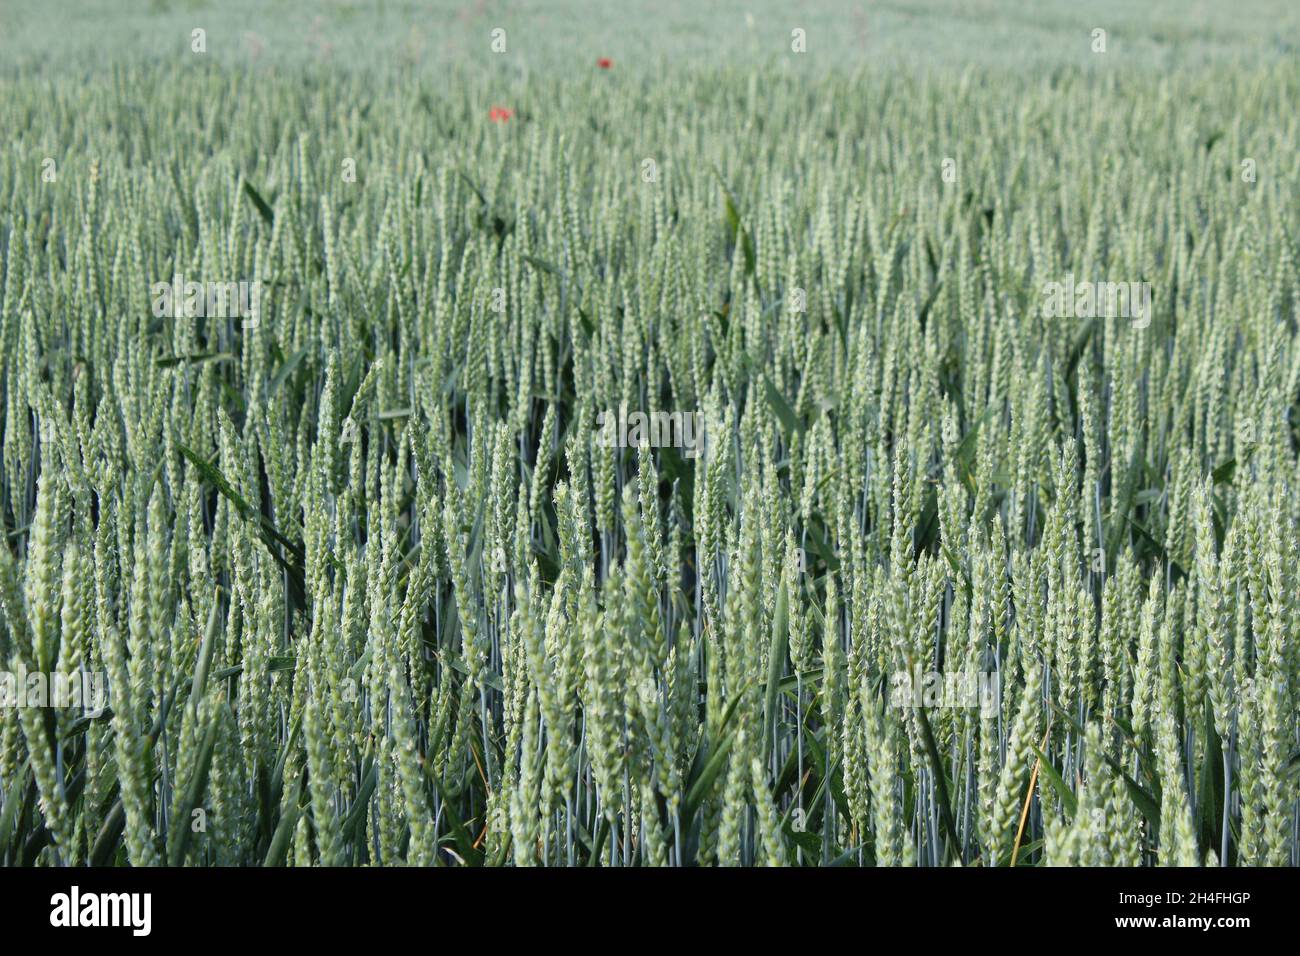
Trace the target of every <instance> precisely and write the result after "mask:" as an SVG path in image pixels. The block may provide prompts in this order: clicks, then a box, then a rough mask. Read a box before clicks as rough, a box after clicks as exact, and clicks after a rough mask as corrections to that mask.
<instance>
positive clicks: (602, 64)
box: [596, 56, 614, 70]
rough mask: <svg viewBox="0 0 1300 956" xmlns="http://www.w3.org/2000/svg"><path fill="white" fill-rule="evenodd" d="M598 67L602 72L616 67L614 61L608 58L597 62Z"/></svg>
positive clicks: (603, 57) (604, 57)
mask: <svg viewBox="0 0 1300 956" xmlns="http://www.w3.org/2000/svg"><path fill="white" fill-rule="evenodd" d="M596 65H597V66H598V67H600V68H601V69H602V70H608V69H609V68H610V67H611V66H613V65H614V61H613V60H611V59H610V58H609V57H607V56H602V57H601V58H600V59H599V60H597V61H596Z"/></svg>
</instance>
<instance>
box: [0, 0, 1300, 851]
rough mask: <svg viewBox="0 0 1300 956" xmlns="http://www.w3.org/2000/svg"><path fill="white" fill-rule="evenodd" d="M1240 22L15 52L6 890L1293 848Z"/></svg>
mask: <svg viewBox="0 0 1300 956" xmlns="http://www.w3.org/2000/svg"><path fill="white" fill-rule="evenodd" d="M1233 6H1234V7H1238V6H1239V5H1233ZM1245 8H1249V9H1250V10H1251V12H1252V15H1251V16H1250V17H1237V16H1234V15H1233V14H1232V11H1231V10H1220V9H1219V8H1218V7H1217V6H1209V5H1191V6H1185V5H1174V4H1169V3H1165V2H1157V3H1154V4H1151V5H1150V6H1149V7H1145V8H1144V9H1143V10H1142V11H1132V10H1129V9H1128V5H1127V4H1120V3H1104V4H1098V5H1096V8H1095V9H1093V10H1089V11H1088V12H1087V13H1086V14H1085V13H1083V12H1080V11H1077V10H1075V9H1074V7H1073V6H1072V5H1067V4H1064V3H1056V2H1049V3H1043V4H1033V5H1030V4H1026V3H1016V4H1008V5H995V4H986V3H958V2H933V3H929V4H923V5H917V6H911V7H905V6H903V5H878V6H875V5H867V6H865V7H863V8H862V9H861V10H857V9H856V8H854V7H852V6H851V5H848V4H833V3H818V4H813V5H810V6H809V7H808V8H807V9H805V10H802V11H800V12H798V13H795V12H790V11H788V10H786V9H785V8H784V6H783V5H778V4H775V3H772V2H768V0H758V2H755V3H753V4H750V5H748V6H746V5H744V4H739V5H736V4H721V5H718V6H716V7H709V8H707V9H705V8H699V5H690V4H685V3H679V2H670V3H664V4H641V3H635V4H633V3H629V4H628V6H627V7H626V9H625V10H623V11H621V12H619V11H615V10H612V9H609V8H605V7H599V6H598V5H592V4H588V3H585V2H576V0H566V2H564V3H559V4H555V5H550V6H546V7H544V8H543V7H540V6H532V5H525V6H520V7H518V8H517V9H516V8H514V7H512V6H511V5H508V4H493V3H479V4H465V5H456V4H445V3H444V4H435V5H433V7H432V9H426V7H420V8H418V9H417V7H416V6H415V5H413V4H412V5H404V4H395V3H386V4H385V3H379V4H365V3H357V4H350V5H349V4H325V5H322V6H320V7H318V8H317V7H311V8H308V7H307V6H306V5H302V4H298V3H275V4H270V5H268V6H266V7H265V8H262V7H261V6H258V5H254V4H251V3H243V2H237V3H233V4H230V5H227V6H223V7H222V8H220V9H217V8H207V7H204V6H202V5H198V4H184V3H171V4H169V3H157V4H154V5H153V6H152V7H143V6H142V7H141V8H140V9H138V10H135V9H128V8H127V6H126V5H124V4H123V5H119V4H115V3H105V4H86V5H85V7H84V9H82V10H80V11H79V12H78V13H77V15H76V16H71V15H68V16H69V21H68V22H61V21H55V20H54V19H52V17H53V15H52V14H42V13H39V12H37V11H34V10H32V11H13V19H12V21H11V30H10V32H9V35H8V38H7V39H4V40H2V41H0V129H3V130H4V131H5V133H6V134H7V135H6V136H5V138H4V142H3V143H0V369H2V375H0V388H2V390H3V408H2V409H0V427H2V429H3V444H2V448H0V459H2V467H0V518H2V520H3V530H4V533H5V536H6V543H7V546H6V547H3V548H0V671H3V674H4V676H3V677H0V705H3V706H0V863H3V864H5V865H10V866H31V865H36V866H82V865H97V866H99V865H106V866H133V867H142V866H157V865H172V866H181V865H185V866H245V865H267V866H279V865H287V866H400V865H418V866H432V865H438V866H444V865H446V866H501V865H511V866H533V865H551V866H575V865H582V866H616V867H625V866H736V865H740V866H749V865H772V866H785V865H791V866H793V865H804V866H828V865H834V866H948V865H957V864H960V865H966V866H983V867H990V866H1063V865H1068V866H1076V865H1082V866H1125V867H1130V866H1131V867H1137V866H1154V865H1175V866H1201V865H1204V866H1294V865H1296V864H1297V863H1300V721H1298V720H1297V713H1298V712H1300V633H1298V629H1300V495H1297V482H1298V481H1300V464H1298V462H1300V459H1298V455H1300V431H1298V430H1297V424H1298V420H1297V412H1298V411H1300V407H1298V403H1300V341H1298V339H1297V322H1298V321H1300V315H1298V314H1297V303H1298V300H1300V270H1298V269H1297V260H1298V258H1300V246H1297V237H1298V236H1300V164H1298V162H1297V156H1298V155H1300V120H1298V119H1297V113H1296V111H1295V103H1296V102H1297V101H1298V100H1300V66H1298V63H1300V60H1298V59H1297V56H1296V52H1297V51H1296V48H1295V45H1294V38H1295V36H1297V35H1300V30H1298V29H1297V26H1298V24H1297V13H1296V12H1295V9H1294V8H1288V7H1287V5H1285V4H1281V3H1277V4H1274V3H1267V2H1263V3H1257V4H1253V5H1252V4H1245V5H1244V7H1243V9H1245ZM1099 29H1100V30H1102V31H1103V32H1102V33H1101V34H1100V35H1098V33H1097V32H1096V31H1097V30H1099ZM195 30H198V31H200V32H199V33H197V34H196V33H195V32H194V31H195ZM498 30H500V31H502V32H500V33H499V34H498V33H497V32H496V31H498ZM1288 37H1289V38H1290V39H1289V40H1288ZM498 46H499V47H500V49H497V47H498ZM1099 46H1100V49H1099V48H1098V47H1099ZM200 48H201V49H200ZM76 689H81V690H83V691H85V693H83V694H82V695H81V697H80V698H78V699H75V700H74V699H71V698H70V697H69V695H68V693H66V692H68V691H71V690H76ZM60 692H65V693H60Z"/></svg>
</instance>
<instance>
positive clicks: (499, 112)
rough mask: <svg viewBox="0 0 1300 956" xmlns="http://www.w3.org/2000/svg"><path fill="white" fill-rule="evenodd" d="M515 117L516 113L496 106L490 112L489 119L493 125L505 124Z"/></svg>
mask: <svg viewBox="0 0 1300 956" xmlns="http://www.w3.org/2000/svg"><path fill="white" fill-rule="evenodd" d="M514 115H515V111H514V110H512V109H509V108H508V107H505V106H494V107H492V109H490V110H488V119H490V120H491V121H492V122H493V123H504V122H505V121H506V120H508V119H510V117H512V116H514Z"/></svg>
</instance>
